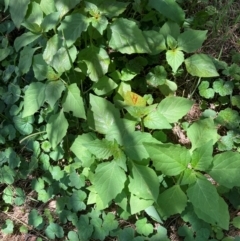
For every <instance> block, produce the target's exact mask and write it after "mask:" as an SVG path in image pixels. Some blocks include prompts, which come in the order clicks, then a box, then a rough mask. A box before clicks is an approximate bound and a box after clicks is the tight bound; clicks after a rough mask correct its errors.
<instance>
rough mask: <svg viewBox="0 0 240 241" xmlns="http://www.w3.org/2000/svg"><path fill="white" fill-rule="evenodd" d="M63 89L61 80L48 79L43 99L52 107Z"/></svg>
mask: <svg viewBox="0 0 240 241" xmlns="http://www.w3.org/2000/svg"><path fill="white" fill-rule="evenodd" d="M64 90H65V86H64V84H63V82H62V81H61V80H57V81H48V82H47V84H46V90H45V101H46V102H47V103H48V104H49V105H50V106H51V108H52V109H53V107H54V105H55V104H56V102H57V101H58V100H59V99H60V97H61V95H62V92H63V91H64Z"/></svg>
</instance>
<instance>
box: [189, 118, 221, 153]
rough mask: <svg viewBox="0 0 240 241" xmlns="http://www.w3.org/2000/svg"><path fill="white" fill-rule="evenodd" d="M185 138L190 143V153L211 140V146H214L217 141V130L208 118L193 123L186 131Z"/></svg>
mask: <svg viewBox="0 0 240 241" xmlns="http://www.w3.org/2000/svg"><path fill="white" fill-rule="evenodd" d="M187 136H188V138H189V139H190V141H191V143H192V148H191V150H192V151H193V150H194V149H196V148H198V147H201V146H202V145H204V144H206V143H207V142H209V141H210V140H212V144H213V145H214V144H215V143H216V142H217V140H218V139H219V136H218V133H217V128H216V126H215V125H214V122H213V120H212V119H210V118H208V119H204V120H199V121H196V122H194V123H193V124H192V125H191V126H190V127H189V128H188V129H187Z"/></svg>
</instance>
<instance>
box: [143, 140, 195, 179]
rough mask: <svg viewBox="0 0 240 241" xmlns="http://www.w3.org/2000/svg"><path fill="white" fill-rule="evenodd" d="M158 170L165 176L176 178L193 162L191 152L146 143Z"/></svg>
mask: <svg viewBox="0 0 240 241" xmlns="http://www.w3.org/2000/svg"><path fill="white" fill-rule="evenodd" d="M144 147H145V149H146V150H147V152H148V153H149V156H150V158H151V159H152V161H153V165H154V167H155V168H156V170H158V171H161V172H162V173H163V174H165V175H169V176H176V175H178V174H180V173H181V172H182V171H184V170H186V169H187V165H188V163H189V162H190V160H191V156H190V153H189V151H188V150H187V149H186V148H184V147H182V146H177V145H172V144H164V145H163V144H154V143H144Z"/></svg>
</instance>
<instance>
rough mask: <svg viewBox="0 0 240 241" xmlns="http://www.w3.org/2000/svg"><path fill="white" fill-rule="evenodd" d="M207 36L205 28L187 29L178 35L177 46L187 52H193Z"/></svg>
mask: <svg viewBox="0 0 240 241" xmlns="http://www.w3.org/2000/svg"><path fill="white" fill-rule="evenodd" d="M206 38H207V30H204V31H203V30H193V29H190V30H187V31H185V32H183V33H181V34H180V35H179V36H178V39H177V41H178V48H180V49H181V50H183V51H184V52H187V53H193V52H195V51H196V50H198V49H199V48H200V47H202V44H203V42H204V41H205V40H206Z"/></svg>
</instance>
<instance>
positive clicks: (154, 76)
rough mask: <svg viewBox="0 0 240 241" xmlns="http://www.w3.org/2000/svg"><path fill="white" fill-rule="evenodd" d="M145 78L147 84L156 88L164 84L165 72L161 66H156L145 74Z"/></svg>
mask: <svg viewBox="0 0 240 241" xmlns="http://www.w3.org/2000/svg"><path fill="white" fill-rule="evenodd" d="M146 78H147V79H146V81H147V84H149V85H151V86H153V87H155V88H157V87H158V86H159V85H163V84H164V83H165V82H166V79H167V72H166V70H165V68H164V67H163V66H161V65H157V66H155V67H154V68H153V69H152V70H151V71H150V72H149V73H148V74H147V77H146Z"/></svg>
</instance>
